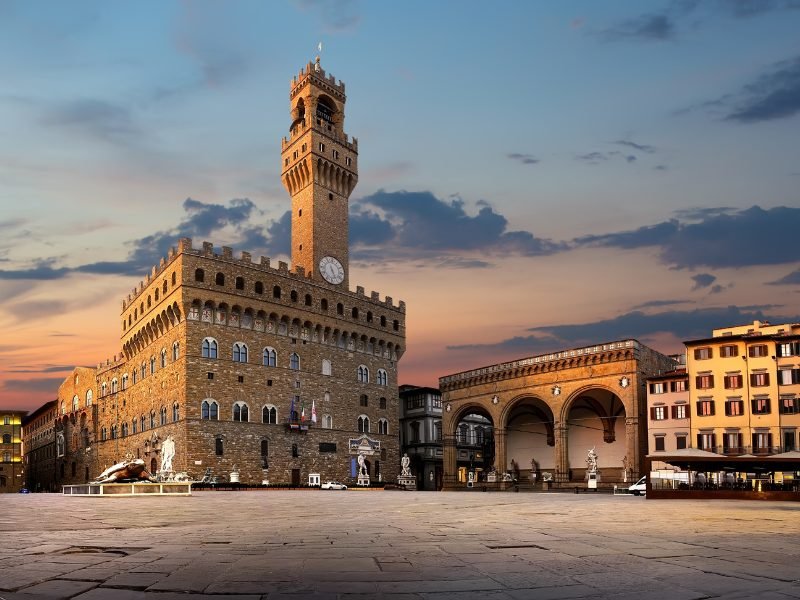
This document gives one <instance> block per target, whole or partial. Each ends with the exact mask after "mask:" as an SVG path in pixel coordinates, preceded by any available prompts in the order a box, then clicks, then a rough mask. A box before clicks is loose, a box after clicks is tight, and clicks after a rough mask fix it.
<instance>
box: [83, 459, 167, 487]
mask: <svg viewBox="0 0 800 600" xmlns="http://www.w3.org/2000/svg"><path fill="white" fill-rule="evenodd" d="M131 481H150V482H153V483H155V481H156V478H155V477H153V475H152V474H151V473H150V472H149V471H148V470H147V469H146V468H145V466H144V461H143V460H142V459H141V458H135V459H133V460H123V461H122V462H121V463H117V464H115V465H113V466H111V467H109V468H107V469H106V470H105V471H103V472H102V473H100V475H98V476H97V478H96V479H95V483H122V482H131Z"/></svg>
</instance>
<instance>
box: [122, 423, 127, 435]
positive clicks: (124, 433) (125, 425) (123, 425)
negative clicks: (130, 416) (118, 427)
mask: <svg viewBox="0 0 800 600" xmlns="http://www.w3.org/2000/svg"><path fill="white" fill-rule="evenodd" d="M127 435H128V424H127V423H123V424H122V437H125V436H127Z"/></svg>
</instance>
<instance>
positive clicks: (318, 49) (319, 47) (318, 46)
mask: <svg viewBox="0 0 800 600" xmlns="http://www.w3.org/2000/svg"><path fill="white" fill-rule="evenodd" d="M317 52H322V42H320V43H319V44H317Z"/></svg>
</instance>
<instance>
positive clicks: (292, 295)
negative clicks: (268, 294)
mask: <svg viewBox="0 0 800 600" xmlns="http://www.w3.org/2000/svg"><path fill="white" fill-rule="evenodd" d="M289 298H290V299H291V300H292V302H297V292H296V291H294V290H292V293H291V294H289Z"/></svg>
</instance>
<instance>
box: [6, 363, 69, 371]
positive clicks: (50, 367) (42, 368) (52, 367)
mask: <svg viewBox="0 0 800 600" xmlns="http://www.w3.org/2000/svg"><path fill="white" fill-rule="evenodd" d="M74 368H75V365H42V366H40V367H33V366H30V367H26V366H21V367H18V368H16V369H8V370H7V371H6V373H63V372H69V371H72V369H74Z"/></svg>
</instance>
